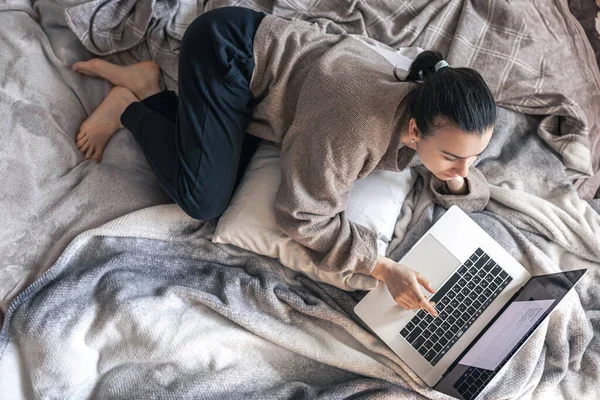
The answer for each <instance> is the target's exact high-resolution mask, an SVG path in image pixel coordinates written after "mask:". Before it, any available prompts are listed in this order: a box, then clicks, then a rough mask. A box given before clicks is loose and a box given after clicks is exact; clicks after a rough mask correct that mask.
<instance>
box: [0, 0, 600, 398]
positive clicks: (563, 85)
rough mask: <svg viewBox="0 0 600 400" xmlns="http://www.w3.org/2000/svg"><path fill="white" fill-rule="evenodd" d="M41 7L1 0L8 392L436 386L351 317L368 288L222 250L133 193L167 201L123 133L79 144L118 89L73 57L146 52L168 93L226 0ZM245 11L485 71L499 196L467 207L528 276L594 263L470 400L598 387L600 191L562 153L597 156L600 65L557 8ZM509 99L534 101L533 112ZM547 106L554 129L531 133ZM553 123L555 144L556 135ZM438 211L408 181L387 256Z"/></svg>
mask: <svg viewBox="0 0 600 400" xmlns="http://www.w3.org/2000/svg"><path fill="white" fill-rule="evenodd" d="M32 3H33V2H31V1H30V0H9V1H8V2H2V3H0V22H1V23H0V36H1V42H2V43H3V44H5V46H4V47H3V48H2V50H3V51H2V52H0V64H1V66H2V70H3V71H5V72H6V76H5V80H4V85H3V87H2V90H1V91H0V116H1V118H0V127H1V128H2V132H4V136H3V144H4V146H0V163H1V165H2V168H3V174H0V182H1V183H2V187H3V188H5V191H4V192H2V193H3V195H2V196H3V197H2V201H1V202H0V227H1V228H0V235H2V240H0V252H1V253H2V254H3V257H2V260H1V261H0V267H1V268H0V274H1V276H0V290H2V297H3V300H2V308H3V310H4V311H6V318H5V320H4V324H3V326H2V331H1V332H0V347H1V350H0V371H1V372H0V387H1V388H2V395H3V398H10V399H31V398H61V399H63V398H82V397H106V398H174V399H188V398H230V399H237V398H239V399H252V398H256V399H270V398H272V399H280V398H297V399H304V398H306V399H308V398H315V397H318V398H323V399H328V398H332V399H333V398H335V399H339V398H352V397H354V398H376V399H377V398H380V399H397V398H406V399H423V398H430V399H440V398H441V395H440V394H439V393H436V392H435V391H433V390H432V389H430V388H428V387H426V385H424V383H423V382H422V381H421V380H420V379H419V378H418V377H417V376H415V374H414V373H413V372H412V371H411V370H410V369H409V368H407V366H406V365H405V364H404V363H403V362H402V361H401V360H400V359H399V358H398V357H397V356H396V355H395V354H394V353H393V352H392V351H391V350H390V349H388V348H387V347H386V346H385V345H384V344H383V343H382V342H381V341H380V340H379V339H378V338H377V337H376V336H374V335H373V334H372V332H370V331H369V330H368V329H367V328H366V327H365V326H364V325H362V324H361V323H360V321H358V320H357V319H356V318H355V316H354V315H353V313H352V307H353V306H354V305H355V304H356V302H357V301H358V300H359V299H360V297H361V296H362V292H344V291H342V290H338V289H336V288H334V287H332V286H330V285H326V284H321V283H319V282H314V281H312V280H311V279H309V278H306V277H304V276H303V275H302V274H299V273H296V272H294V271H292V270H290V269H289V268H284V267H282V266H281V264H280V263H279V262H278V261H277V260H274V259H270V258H268V257H264V256H260V255H256V254H253V253H251V252H248V251H243V250H241V249H237V248H235V247H234V246H227V245H216V244H213V243H211V242H210V236H211V234H212V232H213V230H214V223H212V222H199V221H194V220H193V219H191V218H189V217H188V216H187V215H186V214H185V213H184V212H183V211H182V210H181V209H180V207H178V206H175V205H158V206H156V207H152V208H144V207H146V206H152V205H157V204H162V203H164V202H167V201H168V199H167V198H166V197H165V196H164V194H163V192H162V190H161V189H160V187H159V186H158V183H157V181H156V178H155V177H154V174H153V172H152V170H151V169H150V168H149V166H148V165H147V163H146V161H145V158H144V156H143V154H142V153H141V151H140V150H139V146H138V145H137V143H136V142H135V139H134V138H133V137H132V135H131V134H130V133H129V132H128V131H127V130H122V131H120V132H118V133H117V134H116V135H115V136H114V137H113V138H112V139H111V141H110V142H109V145H108V147H107V149H106V152H105V155H104V160H103V162H102V163H101V164H98V165H96V164H94V163H93V162H89V161H87V162H86V161H83V159H82V156H81V155H80V154H79V153H78V151H77V149H76V147H75V146H74V137H75V133H76V132H77V129H78V127H79V125H80V124H81V122H82V121H83V120H84V119H85V118H86V117H87V116H88V115H89V114H90V113H91V112H92V111H93V110H94V108H95V107H96V106H97V105H98V104H100V102H101V101H102V99H103V98H104V97H105V96H106V93H107V92H108V90H109V88H110V85H109V84H107V83H106V82H105V81H102V80H99V79H92V78H89V77H82V76H80V75H77V74H75V73H73V71H71V70H70V65H71V64H72V63H73V62H74V61H76V60H81V59H86V58H90V57H93V56H95V55H97V54H103V55H108V56H106V59H108V60H110V61H113V62H118V63H120V64H123V65H127V64H131V63H133V62H135V61H140V60H148V59H152V60H155V61H157V62H158V63H159V64H160V66H161V69H162V72H163V77H164V81H165V83H166V85H167V87H168V88H169V89H170V90H176V84H175V83H176V79H177V69H176V66H177V49H178V45H179V40H180V39H181V34H182V32H183V31H184V30H185V28H186V27H187V25H189V23H190V22H191V21H192V20H193V19H194V18H195V17H196V16H197V15H198V14H199V13H201V12H204V11H206V10H208V9H211V8H214V7H218V6H222V5H225V4H231V3H232V2H231V1H230V0H219V1H208V2H204V3H199V2H196V1H160V0H153V1H145V0H131V1H130V0H123V1H116V0H115V1H92V2H90V1H87V0H81V1H78V0H36V1H35V2H34V3H33V6H32ZM246 4H250V5H252V7H254V8H255V9H257V10H261V11H264V12H268V13H272V14H276V15H281V16H283V17H286V18H303V19H307V20H310V21H312V22H316V23H319V24H320V25H322V26H324V27H325V29H326V30H327V31H328V32H333V33H343V32H351V33H352V34H360V35H365V36H370V37H373V38H375V39H377V40H379V41H381V42H383V43H385V44H387V45H389V46H392V47H394V48H398V47H403V46H417V47H420V48H427V49H432V48H434V49H437V50H439V51H441V52H442V53H443V54H444V55H447V60H448V62H449V63H450V65H454V66H458V65H460V66H470V67H473V68H475V69H477V70H479V71H481V72H482V73H483V75H484V76H485V77H486V80H488V82H494V84H493V85H492V87H493V88H494V90H495V93H494V94H495V95H496V96H498V95H500V97H499V98H501V99H502V100H503V105H502V107H501V108H499V110H498V120H497V124H496V128H497V132H496V133H495V135H494V138H493V139H492V143H491V145H490V148H488V150H487V151H486V152H485V153H484V154H483V155H482V159H481V160H480V162H479V164H478V169H479V170H480V171H481V172H482V174H483V175H484V176H485V177H486V179H487V180H488V182H489V185H490V201H489V203H488V205H487V207H486V209H485V210H484V211H483V212H474V213H471V214H470V216H471V217H472V218H473V219H474V220H475V221H476V222H477V223H478V224H479V225H480V226H481V227H482V228H483V229H485V230H486V231H487V232H488V233H489V234H490V235H491V236H492V237H494V239H495V240H497V241H498V242H499V243H500V244H501V245H502V246H503V247H504V248H506V249H507V251H508V252H509V253H510V254H511V255H512V256H513V257H515V258H516V259H517V260H518V261H519V262H520V263H521V264H522V265H523V266H524V267H525V268H527V269H528V270H529V271H530V272H531V273H533V274H541V273H550V272H555V271H559V270H568V269H575V268H588V269H589V271H588V274H587V275H586V277H584V280H582V281H581V282H580V283H579V284H578V285H577V287H576V290H575V292H574V293H572V294H571V295H570V296H569V298H567V299H565V302H564V303H563V304H562V305H561V307H559V308H558V309H557V310H555V311H554V312H553V314H552V315H551V316H550V317H549V319H548V321H547V322H545V323H544V324H543V325H542V326H540V327H539V329H538V330H537V332H536V333H535V335H533V337H532V338H531V339H530V340H529V341H528V342H527V343H525V344H524V345H523V347H522V348H521V349H520V350H519V351H518V352H517V354H516V355H515V357H514V359H512V360H511V362H510V363H508V364H507V365H506V366H505V368H504V369H503V370H502V371H501V373H500V375H499V376H498V377H497V378H496V379H495V380H494V381H492V383H491V385H490V386H489V387H488V388H487V389H486V392H485V393H483V394H482V398H492V399H497V398H503V399H565V400H571V399H595V398H596V397H597V394H598V393H599V392H600V386H599V382H600V367H599V366H600V335H599V334H598V331H599V329H600V328H599V326H600V325H599V324H600V317H599V316H600V314H599V310H600V302H599V300H598V291H599V286H598V282H600V264H599V262H598V260H599V259H600V251H599V249H600V244H599V243H598V238H599V237H600V226H599V225H600V216H599V215H598V211H600V203H599V202H598V200H597V199H596V200H592V201H589V202H586V201H583V200H581V199H580V198H579V197H578V195H577V192H576V190H575V188H574V187H573V183H572V182H573V180H574V179H576V180H577V181H579V180H583V181H585V180H584V179H583V177H582V178H574V177H573V172H574V170H573V169H572V168H571V167H568V168H567V169H565V164H564V163H563V161H564V159H565V158H568V157H569V156H568V153H569V152H570V151H571V150H572V149H573V147H572V146H571V145H570V143H572V142H576V143H582V145H583V148H585V149H587V150H586V151H587V152H588V153H589V154H592V153H593V152H594V147H592V146H591V145H590V146H589V147H588V145H587V144H586V143H588V142H587V140H588V139H590V140H589V143H593V140H592V139H593V138H594V137H595V135H596V136H597V134H598V131H597V130H595V129H593V128H592V127H593V126H594V125H597V124H598V123H599V121H598V116H599V115H600V114H599V113H597V112H595V109H596V107H597V104H598V102H596V103H594V101H595V99H596V97H597V93H598V92H597V91H596V90H595V89H594V85H595V83H594V82H596V80H597V74H598V71H597V69H596V68H597V67H593V66H592V65H591V64H588V63H586V57H585V51H586V47H589V44H586V43H585V41H584V40H583V36H582V35H578V34H577V32H578V31H577V29H578V28H577V27H576V26H575V25H574V24H576V21H575V20H574V19H573V17H572V16H571V15H570V14H568V10H566V8H565V7H563V6H564V2H563V1H542V0H534V1H517V2H515V1H511V2H499V1H487V2H481V1H462V0H461V1H449V2H430V1H426V0H422V1H421V0H419V1H393V2H387V1H373V2H369V3H368V4H367V3H365V2H354V3H351V4H350V5H349V6H348V5H347V4H344V5H343V6H342V3H335V4H334V3H331V2H324V1H320V2H311V3H310V4H306V3H302V4H300V3H299V2H289V1H266V2H262V1H261V2H252V3H246ZM65 8H66V9H67V14H68V15H69V17H68V18H67V20H68V21H69V24H70V25H72V26H73V27H74V32H76V34H74V33H72V31H71V30H70V29H69V28H68V25H67V22H66V21H67V20H65V15H66V14H65ZM80 41H81V42H80ZM81 43H83V45H82V44H81ZM540 65H543V66H544V69H543V70H540V68H539V66H540ZM174 84H175V85H174ZM497 98H498V97H497ZM520 105H524V106H533V105H536V106H537V107H538V108H537V110H536V113H538V116H535V115H532V114H529V113H528V115H525V111H527V110H523V111H518V110H515V109H514V107H518V106H520ZM565 107H566V108H565ZM509 108H512V109H509ZM566 109H568V110H569V112H567V113H563V111H564V110H566ZM549 121H554V122H555V127H556V129H554V130H552V131H551V132H550V133H551V135H552V136H550V137H542V135H540V131H544V132H547V130H546V128H547V127H548V122H549ZM579 121H584V122H581V123H579ZM588 127H589V129H588ZM553 138H557V139H559V140H560V141H563V143H564V146H553V147H550V146H548V140H549V139H553ZM575 147H577V146H575ZM581 160H584V158H582V159H581ZM581 174H582V175H585V172H581ZM140 208H144V209H142V210H140ZM132 210H138V211H135V212H133V213H131V214H128V215H125V216H123V215H124V214H126V213H128V212H129V211H132ZM443 212H444V208H443V207H441V206H439V205H436V204H435V203H434V202H433V194H432V193H431V191H429V190H426V186H425V184H424V179H422V177H419V178H418V179H417V182H416V184H415V186H414V188H413V191H411V193H410V194H409V196H408V197H407V198H406V200H405V201H404V203H403V206H402V212H401V214H400V216H399V218H398V221H397V224H396V228H395V236H394V238H393V240H392V242H391V243H390V246H389V254H390V257H392V258H394V259H399V258H400V257H401V256H402V255H403V254H405V253H406V251H407V250H408V249H409V248H410V247H411V246H412V245H413V244H414V243H415V242H416V241H417V240H418V239H419V238H420V237H421V236H422V234H423V233H424V232H425V231H426V230H427V229H428V228H429V227H430V226H431V225H432V224H433V223H434V222H435V221H437V219H438V218H439V217H440V216H441V215H442V214H443ZM119 216H123V217H121V218H119V219H116V220H115V218H116V217H119ZM110 220H113V221H112V223H108V224H107V225H106V226H104V229H102V230H101V231H96V232H95V233H94V232H90V233H88V234H87V235H82V236H81V237H78V238H77V240H75V241H72V239H73V238H74V237H77V235H78V234H80V233H81V232H83V231H85V230H88V229H90V228H93V227H96V226H100V225H103V224H104V223H107V222H108V221H110ZM68 243H72V246H71V245H70V246H69V247H68V248H67V249H66V250H65V248H66V247H67V244H68ZM63 250H65V251H64V252H63ZM61 253H62V256H61V257H60V259H59V260H58V261H57V258H58V256H59V255H60V254H61ZM52 265H53V267H52V268H51V269H50V270H48V271H47V273H46V274H45V275H43V276H42V278H41V279H36V278H37V277H39V276H41V275H42V274H43V273H44V272H45V271H46V270H47V269H48V267H49V266H52ZM34 281H35V282H34ZM32 282H34V283H33V285H32V286H29V287H28V285H29V284H30V283H32ZM19 293H20V294H19ZM17 295H18V296H17Z"/></svg>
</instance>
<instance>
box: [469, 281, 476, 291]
mask: <svg viewBox="0 0 600 400" xmlns="http://www.w3.org/2000/svg"><path fill="white" fill-rule="evenodd" d="M467 287H468V288H469V290H473V289H474V288H475V282H473V281H471V282H469V283H467Z"/></svg>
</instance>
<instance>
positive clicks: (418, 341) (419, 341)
mask: <svg viewBox="0 0 600 400" xmlns="http://www.w3.org/2000/svg"><path fill="white" fill-rule="evenodd" d="M423 343H425V338H424V337H423V336H422V335H419V336H418V337H417V338H416V339H415V340H413V341H412V342H410V344H412V346H413V347H414V348H415V349H418V348H419V347H421V345H422V344H423Z"/></svg>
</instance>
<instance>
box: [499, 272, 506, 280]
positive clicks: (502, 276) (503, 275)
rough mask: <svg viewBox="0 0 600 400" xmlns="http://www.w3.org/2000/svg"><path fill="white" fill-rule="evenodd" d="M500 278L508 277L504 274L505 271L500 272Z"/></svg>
mask: <svg viewBox="0 0 600 400" xmlns="http://www.w3.org/2000/svg"><path fill="white" fill-rule="evenodd" d="M500 277H501V278H502V279H506V278H507V277H508V274H507V273H506V271H502V272H500Z"/></svg>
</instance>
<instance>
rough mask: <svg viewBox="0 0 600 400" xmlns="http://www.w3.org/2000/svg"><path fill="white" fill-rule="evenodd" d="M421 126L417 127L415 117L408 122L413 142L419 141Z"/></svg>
mask: <svg viewBox="0 0 600 400" xmlns="http://www.w3.org/2000/svg"><path fill="white" fill-rule="evenodd" d="M419 135H420V132H419V128H417V120H416V119H414V118H411V119H410V121H409V122H408V136H409V138H410V140H411V142H413V143H416V142H418V141H419Z"/></svg>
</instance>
